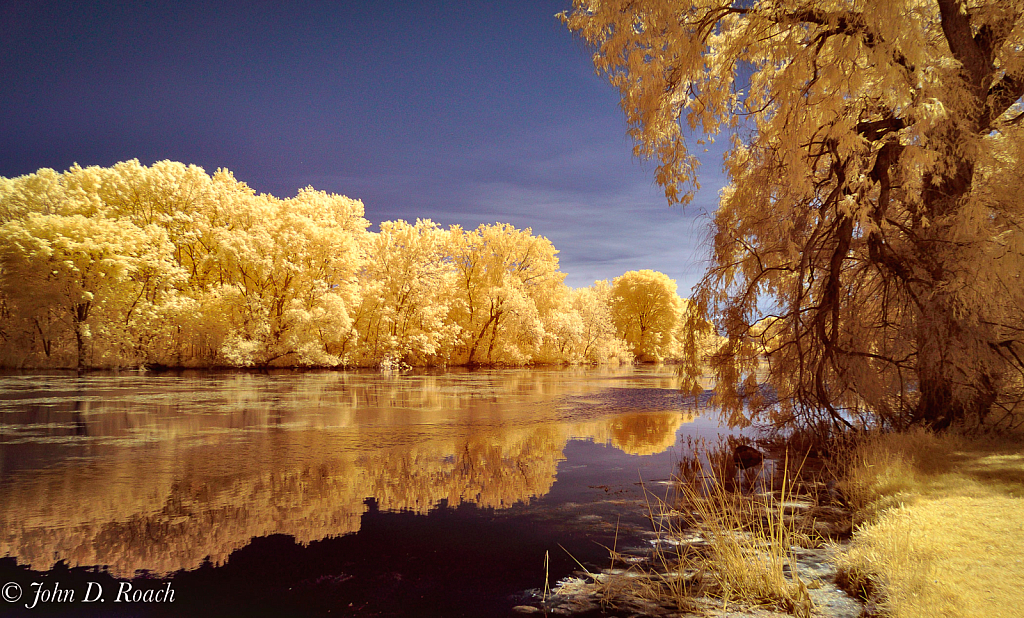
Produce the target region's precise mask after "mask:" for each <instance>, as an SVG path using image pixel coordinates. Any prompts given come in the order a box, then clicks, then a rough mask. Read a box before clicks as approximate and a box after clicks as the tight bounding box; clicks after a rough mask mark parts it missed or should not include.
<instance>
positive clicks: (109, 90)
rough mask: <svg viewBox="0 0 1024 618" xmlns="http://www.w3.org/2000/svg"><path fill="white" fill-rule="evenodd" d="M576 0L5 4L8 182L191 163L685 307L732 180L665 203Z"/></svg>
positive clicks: (0, 158)
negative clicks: (578, 34) (489, 226)
mask: <svg viewBox="0 0 1024 618" xmlns="http://www.w3.org/2000/svg"><path fill="white" fill-rule="evenodd" d="M566 8H568V4H567V2H560V1H546V0H520V1H488V2H479V1H477V2H443V3H440V2H394V1H393V2H249V3H231V2H226V3H221V2H195V3H193V2H187V1H182V2H173V3H172V2H169V3H166V4H163V5H161V4H160V3H155V2H145V3H117V4H115V3H110V4H102V3H91V2H67V3H52V2H42V1H7V0H0V75H3V87H2V88H0V118H2V119H3V121H2V122H0V145H2V147H0V176H8V177H11V176H17V175H21V174H26V173H31V172H33V171H35V170H36V169H38V168H41V167H50V168H54V169H57V170H65V169H67V168H68V167H69V166H70V165H71V164H72V163H75V162H77V163H79V164H81V165H111V164H113V163H115V162H117V161H121V160H125V159H132V158H138V159H139V160H140V161H141V162H142V163H143V164H147V165H148V164H151V163H153V162H154V161H158V160H163V159H172V160H177V161H183V162H186V163H195V164H197V165H201V166H203V167H204V168H206V170H207V171H208V172H212V171H213V170H215V169H216V168H218V167H226V168H228V169H230V170H232V171H233V172H234V173H235V175H236V177H237V178H238V179H239V180H242V181H245V182H246V183H248V184H249V185H250V186H252V187H254V188H255V189H256V190H257V191H260V192H269V193H273V194H274V195H278V196H281V197H288V196H291V195H294V194H295V192H296V191H297V190H298V189H299V188H300V187H304V186H306V185H312V186H313V187H315V188H317V189H323V190H326V191H332V192H337V193H342V194H345V195H348V196H349V197H353V198H358V199H361V200H363V202H364V204H365V205H366V216H367V218H368V219H369V220H370V221H371V222H373V223H374V224H377V223H379V222H380V221H384V220H388V219H399V218H402V219H407V220H410V221H412V220H415V219H416V218H430V219H433V220H434V221H437V222H438V223H441V224H443V225H445V226H447V225H451V224H456V223H457V224H460V225H462V226H463V227H468V228H472V227H476V226H477V225H478V224H480V223H494V222H496V221H501V222H510V223H512V224H514V225H516V226H517V227H531V228H533V231H534V233H536V234H541V235H544V236H547V237H548V238H550V239H551V241H552V242H553V243H554V244H555V247H557V248H558V249H559V250H560V254H559V257H560V260H561V268H562V270H563V271H564V272H565V273H567V278H566V281H567V283H569V284H570V285H573V286H583V285H589V284H590V283H592V282H593V281H594V280H595V279H610V278H613V277H615V276H618V275H620V274H622V273H623V272H625V271H627V270H635V269H642V268H652V269H655V270H660V271H662V272H665V273H667V274H668V275H669V276H671V277H672V278H674V279H676V280H677V281H678V282H679V285H680V293H682V294H683V295H686V294H687V293H688V290H689V288H690V287H691V286H692V285H693V284H694V283H695V282H696V281H697V279H698V278H699V276H700V272H701V270H702V267H701V265H700V259H701V258H702V257H703V250H702V249H701V247H700V241H701V239H702V238H703V236H704V234H705V228H706V223H707V219H706V214H707V213H709V212H711V211H713V209H714V207H715V205H716V203H717V194H718V190H719V189H720V188H721V186H722V184H723V182H724V180H723V176H722V174H721V171H720V168H721V165H720V159H717V158H709V159H708V160H707V161H706V163H705V165H704V167H703V169H702V178H701V182H702V184H703V185H704V189H703V190H702V191H701V193H700V194H699V195H698V197H697V199H696V200H695V201H694V203H693V204H691V205H689V206H687V207H686V209H685V210H684V209H681V208H679V207H672V208H670V207H669V206H667V204H666V201H665V198H664V195H663V194H662V192H661V189H660V188H659V187H657V186H656V185H655V184H654V182H653V168H654V165H653V164H652V163H647V164H642V163H641V162H639V161H637V160H636V159H634V158H633V157H632V155H631V146H632V144H631V142H630V140H629V138H628V137H627V136H626V126H625V121H624V119H623V115H622V112H621V110H620V109H619V106H618V97H617V94H616V92H615V91H614V89H612V87H611V86H609V85H608V84H607V83H606V82H604V81H603V80H601V79H600V78H599V77H597V76H596V75H595V74H594V71H593V67H592V65H591V62H590V51H589V50H587V49H586V48H585V46H584V45H583V44H582V43H581V42H580V41H579V40H577V39H576V38H574V37H573V36H572V35H571V34H570V33H569V32H568V30H566V29H565V28H564V27H563V26H562V25H561V23H560V22H558V20H557V19H555V17H554V16H555V14H556V13H558V12H560V11H562V10H565V9H566Z"/></svg>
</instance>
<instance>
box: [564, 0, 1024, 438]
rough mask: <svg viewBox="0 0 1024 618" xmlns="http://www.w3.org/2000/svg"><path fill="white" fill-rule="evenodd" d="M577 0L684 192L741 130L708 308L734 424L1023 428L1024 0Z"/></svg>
mask: <svg viewBox="0 0 1024 618" xmlns="http://www.w3.org/2000/svg"><path fill="white" fill-rule="evenodd" d="M573 4H574V9H573V10H572V11H571V12H567V13H564V14H562V15H561V18H562V19H563V21H564V22H565V23H566V25H567V26H568V27H569V29H570V30H572V31H573V32H575V33H577V34H579V35H580V36H581V37H583V38H584V39H585V40H586V41H587V42H589V43H590V44H591V45H592V46H593V47H594V48H595V54H594V64H595V67H596V68H597V71H598V72H599V73H600V74H602V75H604V76H606V77H607V78H608V79H609V81H610V82H611V83H612V85H614V86H615V87H616V88H618V90H619V92H620V94H621V97H622V108H623V110H624V111H625V113H626V118H627V121H628V125H629V132H630V135H631V136H632V137H633V139H634V140H635V153H636V154H637V156H639V157H641V158H645V159H654V160H656V161H657V164H658V165H657V169H656V179H657V181H658V182H659V183H660V184H661V185H662V186H663V187H664V189H665V194H666V197H667V198H668V200H669V201H670V202H673V203H675V202H680V203H685V202H687V201H688V200H689V199H690V198H691V197H692V195H693V191H694V190H695V189H696V188H697V187H698V184H697V165H698V161H697V158H696V157H695V156H694V155H693V154H692V147H693V145H694V143H696V144H698V145H699V144H700V142H701V140H708V139H713V138H714V137H715V136H718V135H723V134H724V135H727V136H728V139H729V140H730V144H731V146H730V148H729V150H728V152H727V154H726V156H725V170H726V171H727V173H728V175H729V179H730V183H729V185H728V186H727V187H726V188H725V189H724V190H723V191H722V193H721V200H720V205H719V208H718V210H717V211H716V213H715V215H714V219H713V223H712V242H711V259H710V265H709V267H708V270H707V272H706V274H705V277H704V279H703V280H702V282H701V283H700V285H699V286H698V288H697V293H696V295H695V300H696V302H697V304H698V308H699V310H700V311H701V312H702V313H703V314H704V315H707V316H709V317H711V318H713V319H714V321H715V323H716V324H717V326H718V329H719V331H720V332H721V334H723V335H725V336H727V337H728V342H727V344H726V345H724V346H723V347H722V348H721V349H720V351H719V352H718V353H717V354H716V355H715V356H714V358H713V360H712V366H713V369H714V371H715V374H716V377H717V394H718V397H719V400H720V402H721V403H722V404H723V405H724V406H725V408H726V410H727V411H729V412H731V413H733V415H734V418H737V419H738V420H739V421H741V422H748V421H754V420H767V421H770V422H773V423H776V424H777V425H792V424H794V423H797V424H808V425H813V426H816V427H821V428H825V429H827V428H830V427H831V428H840V427H846V426H852V425H855V424H857V423H862V424H863V423H881V424H883V425H886V426H893V427H900V426H905V425H907V424H912V423H921V424H927V425H930V426H932V427H935V428H944V427H947V426H949V425H951V424H953V423H978V422H986V423H991V424H996V425H1001V426H1007V425H1013V424H1019V423H1021V422H1024V420H1022V418H1024V415H1022V414H1021V409H1022V404H1021V401H1022V396H1024V361H1022V359H1024V285H1021V280H1020V277H1021V272H1022V271H1024V227H1022V223H1024V203H1022V201H1021V200H1020V197H1019V196H1020V195H1021V190H1022V189H1024V187H1022V182H1024V174H1022V171H1024V170H1022V158H1021V155H1022V152H1021V150H1022V148H1024V133H1022V131H1024V128H1022V126H1021V119H1022V117H1024V116H1022V112H1024V108H1022V105H1021V96H1022V95H1024V19H1022V14H1024V2H1021V1H1020V0H970V1H962V0H885V1H880V0H854V1H852V2H851V1H846V0H843V1H839V0H812V1H807V0H765V1H749V0H745V1H741V2H728V1H724V0H702V1H690V0H681V1H675V2H664V1H661V0H574V3H573ZM762 358H764V359H765V360H766V361H767V381H768V383H769V384H770V386H771V387H772V388H771V389H770V390H767V391H766V390H765V389H763V388H759V387H758V383H759V382H760V378H759V374H758V372H759V370H760V369H761V363H762Z"/></svg>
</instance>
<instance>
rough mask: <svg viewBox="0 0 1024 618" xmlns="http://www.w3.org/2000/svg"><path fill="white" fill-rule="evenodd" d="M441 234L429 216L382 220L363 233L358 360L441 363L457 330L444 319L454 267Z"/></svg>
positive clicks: (362, 362) (356, 320)
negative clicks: (446, 256) (375, 230)
mask: <svg viewBox="0 0 1024 618" xmlns="http://www.w3.org/2000/svg"><path fill="white" fill-rule="evenodd" d="M446 239H447V232H445V231H444V230H442V229H441V228H440V227H438V225H437V224H436V223H434V222H433V221H430V220H417V221H416V223H415V225H413V224H410V223H408V222H406V221H401V220H400V221H385V222H384V223H381V224H380V232H379V233H377V234H369V235H368V237H367V241H366V244H367V258H368V259H367V260H366V263H365V265H364V266H363V270H362V272H361V273H360V276H359V278H360V287H361V296H362V302H361V303H360V305H359V308H358V310H357V311H356V315H355V316H354V328H355V329H356V331H357V332H358V335H359V339H358V343H359V351H360V354H359V364H360V365H371V366H382V365H387V364H389V363H390V362H393V361H396V360H397V361H401V362H405V363H406V364H424V363H437V364H447V361H448V357H449V356H450V354H451V351H452V348H453V346H454V341H455V339H456V337H457V335H458V328H457V327H455V325H453V324H451V323H450V322H448V321H447V317H448V311H449V305H450V303H451V298H450V295H449V294H447V293H446V291H447V290H449V289H451V287H452V285H453V284H454V280H453V278H454V271H453V270H452V268H451V265H450V264H448V263H446V262H445V261H444V249H445V244H446Z"/></svg>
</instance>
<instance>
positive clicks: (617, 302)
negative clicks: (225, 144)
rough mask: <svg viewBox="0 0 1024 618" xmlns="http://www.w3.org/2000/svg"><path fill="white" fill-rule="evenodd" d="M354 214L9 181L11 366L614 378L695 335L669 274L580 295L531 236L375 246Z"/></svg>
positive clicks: (417, 239) (432, 236) (206, 180)
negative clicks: (608, 369) (519, 369)
mask: <svg viewBox="0 0 1024 618" xmlns="http://www.w3.org/2000/svg"><path fill="white" fill-rule="evenodd" d="M363 214H364V213H363V205H362V203H361V202H359V201H356V200H352V199H349V198H347V197H344V196H340V195H333V194H328V193H325V192H322V191H316V190H314V189H312V188H306V189H303V190H301V191H299V192H298V194H297V195H296V196H295V197H293V198H290V199H279V198H276V197H273V196H271V195H261V194H257V193H256V192H255V191H253V190H252V189H251V188H249V187H248V186H246V185H245V184H244V183H241V182H239V181H237V180H235V178H234V177H233V176H232V175H231V173H230V172H228V171H226V170H218V171H217V172H216V173H215V174H213V175H212V176H210V175H208V174H207V173H206V172H204V171H203V170H202V169H201V168H199V167H196V166H190V165H184V164H181V163H175V162H170V161H163V162H159V163H156V164H154V165H153V166H151V167H147V166H143V165H141V164H140V163H139V162H138V161H134V160H133V161H127V162H123V163H119V164H117V165H114V166H113V167H111V168H102V167H87V168H82V167H79V166H75V167H72V168H71V169H70V170H68V171H67V172H64V173H58V172H55V171H53V170H49V169H42V170H39V171H38V172H36V173H34V174H30V175H26V176H21V177H18V178H13V179H6V178H0V269H2V271H0V277H2V278H0V341H2V344H3V345H2V349H3V351H2V355H0V363H2V364H3V365H5V366H14V367H78V368H83V367H90V366H98V367H110V366H135V365H145V364H159V365H167V366H215V365H233V366H269V365H289V366H298V365H302V366H339V365H340V366H379V367H385V368H387V367H397V366H403V365H461V364H508V365H522V364H529V363H538V362H544V363H603V362H609V361H611V362H624V361H627V362H628V361H630V360H632V359H633V358H640V359H663V358H668V357H673V356H678V355H679V354H680V353H681V350H682V349H683V343H684V341H685V340H686V339H687V337H692V336H693V333H691V332H689V331H688V330H687V328H686V326H685V325H686V323H687V320H686V313H687V308H688V303H687V301H685V300H683V299H681V298H680V297H679V296H678V294H677V293H676V285H675V282H673V281H672V280H671V279H669V278H668V277H667V276H666V275H664V274H662V273H657V272H653V271H649V270H645V271H632V272H628V273H626V274H624V275H622V276H621V277H619V278H617V279H615V280H614V281H613V282H612V283H610V284H609V283H608V282H606V281H599V282H596V283H595V284H594V285H593V286H591V287H588V288H582V289H570V288H569V287H568V286H566V285H565V284H564V283H563V279H564V276H565V275H564V274H563V273H561V272H560V271H559V269H558V258H557V257H556V254H557V251H556V250H555V248H554V246H553V245H552V244H551V242H550V241H549V240H547V239H546V238H544V237H541V236H534V235H533V234H532V232H531V230H530V229H526V230H519V229H516V228H514V227H513V226H511V225H507V224H494V225H481V226H480V227H478V228H477V229H475V230H465V229H463V228H461V227H459V226H457V225H456V226H452V227H451V228H449V229H443V228H441V227H440V226H438V225H437V224H435V223H433V222H431V221H429V220H420V221H417V222H416V223H415V224H412V223H407V222H405V221H386V222H384V223H381V224H380V231H379V232H371V231H369V230H368V227H369V222H368V221H367V220H366V219H365V218H364V217H363Z"/></svg>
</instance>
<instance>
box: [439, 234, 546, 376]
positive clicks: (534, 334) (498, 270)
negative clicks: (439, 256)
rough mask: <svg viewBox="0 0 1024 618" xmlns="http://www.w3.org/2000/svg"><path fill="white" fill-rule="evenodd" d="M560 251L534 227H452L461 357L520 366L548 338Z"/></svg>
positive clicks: (455, 310) (450, 240)
mask: <svg viewBox="0 0 1024 618" xmlns="http://www.w3.org/2000/svg"><path fill="white" fill-rule="evenodd" d="M557 253H558V251H557V250H556V249H555V247H554V245H552V244H551V241H550V240H548V239H547V238H544V237H543V236H534V235H533V230H531V229H530V228H527V229H525V230H518V229H516V228H515V227H513V226H511V225H509V224H507V223H504V224H502V223H496V224H494V225H481V226H479V227H478V228H477V229H476V230H474V231H472V232H466V231H465V230H463V229H462V228H461V227H459V226H452V228H451V229H450V230H449V238H448V259H449V260H450V263H451V264H452V267H453V268H454V270H455V282H456V283H455V286H454V298H453V300H452V305H451V306H452V310H451V313H450V318H449V319H451V320H452V321H453V322H454V323H455V324H456V325H458V327H459V329H460V332H461V333H462V346H461V349H460V350H459V354H458V356H457V358H458V361H459V362H461V363H467V364H471V365H472V364H477V363H479V364H494V363H504V364H512V365H521V364H525V363H528V362H530V361H531V360H532V358H533V355H534V353H535V352H536V351H537V350H538V348H539V347H540V346H541V344H542V343H543V341H544V337H545V334H546V333H545V330H544V322H543V318H544V317H545V316H546V314H547V313H548V312H549V311H551V310H553V309H554V304H553V302H552V299H553V297H557V295H558V292H559V291H560V290H561V286H562V280H563V279H564V278H565V275H564V274H563V273H561V272H559V271H558V257H557V256H556V254H557Z"/></svg>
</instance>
